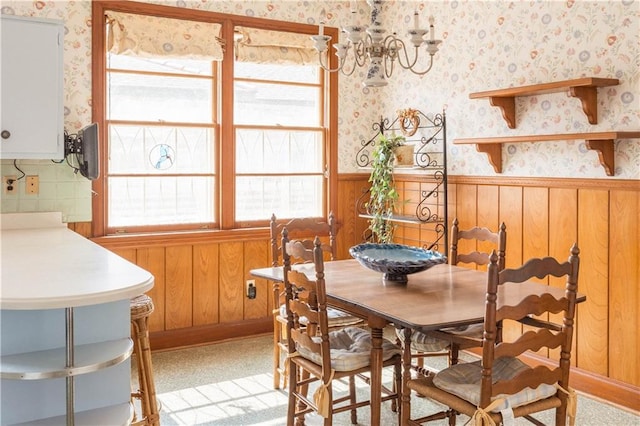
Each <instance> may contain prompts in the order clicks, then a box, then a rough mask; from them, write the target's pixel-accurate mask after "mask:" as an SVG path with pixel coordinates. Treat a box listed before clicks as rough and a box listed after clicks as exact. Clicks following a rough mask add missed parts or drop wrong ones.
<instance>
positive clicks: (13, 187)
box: [2, 176, 18, 194]
mask: <svg viewBox="0 0 640 426" xmlns="http://www.w3.org/2000/svg"><path fill="white" fill-rule="evenodd" d="M2 186H3V188H4V193H5V194H15V193H16V191H17V189H18V180H17V179H16V177H15V176H4V177H3V179H2Z"/></svg>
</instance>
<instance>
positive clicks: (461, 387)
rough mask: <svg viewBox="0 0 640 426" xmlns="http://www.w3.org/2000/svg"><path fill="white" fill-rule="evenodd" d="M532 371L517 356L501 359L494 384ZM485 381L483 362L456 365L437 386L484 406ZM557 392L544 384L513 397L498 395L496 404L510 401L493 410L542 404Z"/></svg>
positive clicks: (495, 365) (441, 375) (495, 366)
mask: <svg viewBox="0 0 640 426" xmlns="http://www.w3.org/2000/svg"><path fill="white" fill-rule="evenodd" d="M528 369H531V367H529V366H528V365H526V364H525V363H524V362H522V361H520V360H519V359H518V358H515V357H501V358H498V359H496V360H495V361H494V363H493V383H495V382H497V381H498V380H509V379H511V378H513V377H515V376H516V375H518V374H520V373H521V372H522V371H524V370H528ZM481 380H482V366H481V364H480V361H476V362H470V363H462V364H456V365H452V366H451V367H448V368H445V369H444V370H442V371H440V372H439V373H437V374H436V375H435V377H434V378H433V384H434V385H435V386H437V387H438V388H440V389H442V390H445V391H447V392H449V393H452V394H454V395H457V396H459V397H460V398H462V399H465V400H467V401H469V402H470V403H472V404H474V405H476V406H477V405H478V404H479V403H480V382H481ZM556 392H557V389H556V387H555V386H553V385H547V384H544V383H543V384H541V385H540V386H538V387H537V388H536V389H531V388H525V389H523V390H521V391H520V392H518V393H516V394H513V395H498V396H496V397H494V398H492V401H493V400H495V399H499V398H505V399H506V401H505V402H504V403H503V404H501V405H499V406H498V407H496V408H495V409H493V410H492V411H493V412H499V411H501V410H504V409H505V408H508V407H509V408H515V407H518V406H520V405H524V404H528V403H530V402H534V401H538V400H541V399H545V398H548V397H550V396H552V395H555V394H556Z"/></svg>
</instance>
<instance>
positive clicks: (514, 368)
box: [403, 245, 580, 425]
mask: <svg viewBox="0 0 640 426" xmlns="http://www.w3.org/2000/svg"><path fill="white" fill-rule="evenodd" d="M579 253H580V251H579V249H578V247H577V246H576V245H574V246H573V247H572V248H571V254H570V256H569V259H568V260H567V261H566V262H564V263H560V262H558V261H557V260H556V259H554V258H552V257H545V258H542V259H537V258H536V259H531V260H529V261H527V262H526V263H525V264H524V265H523V266H521V267H519V268H516V269H503V270H502V271H500V270H499V260H498V256H497V255H496V253H495V252H494V253H493V254H492V255H491V262H490V264H489V268H488V280H487V296H486V302H485V316H484V325H483V330H484V339H483V344H482V359H481V360H479V361H477V362H473V363H461V364H457V365H453V366H451V367H449V368H446V369H444V370H442V371H440V372H439V373H437V374H436V375H435V376H429V377H419V378H417V379H412V380H409V381H408V382H407V386H408V387H409V388H410V389H413V390H415V391H416V392H419V393H420V394H422V395H424V396H426V397H428V398H431V399H432V400H434V401H437V402H439V403H441V404H444V405H446V406H448V407H450V409H451V410H449V413H450V417H449V423H450V424H452V425H454V424H455V420H456V414H457V413H461V414H465V415H467V416H470V417H472V419H473V421H475V422H476V423H474V424H476V425H478V424H482V425H494V424H500V423H503V422H506V421H508V420H507V419H510V418H516V417H525V418H527V419H528V420H530V421H532V422H533V423H536V424H541V423H540V422H538V421H537V420H536V419H534V418H533V417H531V416H530V415H531V414H533V413H537V412H540V411H545V410H549V409H555V410H556V425H564V424H565V423H566V419H567V416H568V417H569V419H570V421H569V423H570V424H573V422H574V420H575V410H576V405H575V403H576V399H575V398H576V397H575V393H574V392H573V391H572V390H571V389H570V388H569V371H570V368H569V366H570V360H571V342H572V338H573V324H574V317H575V309H576V294H577V285H578V269H579V257H578V255H579ZM551 276H553V277H563V278H565V279H566V284H565V291H564V293H563V295H562V296H561V297H557V298H556V297H554V296H553V295H552V294H551V293H543V294H541V295H536V294H531V295H529V296H527V297H525V298H524V299H523V300H521V301H520V302H519V303H518V304H516V305H513V304H509V305H507V304H503V305H502V304H501V305H500V306H499V304H498V301H500V300H503V299H502V298H501V293H502V292H503V289H504V288H505V287H506V286H517V285H518V283H522V282H524V281H527V280H529V279H533V278H538V279H544V278H546V277H551ZM552 314H560V315H561V316H562V323H561V324H555V323H553V322H551V321H547V320H540V319H539V318H540V317H541V316H542V317H544V316H545V315H549V318H554V315H552ZM506 319H509V320H514V321H521V322H524V323H526V324H529V325H535V326H536V328H535V329H530V330H528V331H526V332H525V333H524V334H522V335H521V336H518V337H516V338H514V339H512V340H510V341H505V340H504V339H503V340H501V341H497V340H496V339H497V334H498V323H499V322H500V321H502V320H506ZM558 347H559V348H560V356H559V358H558V359H555V360H553V361H552V362H551V363H549V364H546V363H545V365H539V366H537V367H530V366H528V365H527V364H525V363H524V362H522V361H521V360H520V359H519V358H518V356H519V355H521V354H523V353H525V352H527V351H532V352H537V351H539V350H540V349H543V348H548V349H549V350H550V349H555V348H558ZM409 404H410V402H409V400H406V401H405V406H404V407H403V409H406V410H409V411H407V412H408V413H409V414H410V406H409ZM422 422H423V419H415V420H411V421H410V422H409V424H412V425H415V424H421V423H422Z"/></svg>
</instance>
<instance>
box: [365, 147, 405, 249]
mask: <svg viewBox="0 0 640 426" xmlns="http://www.w3.org/2000/svg"><path fill="white" fill-rule="evenodd" d="M404 142H405V137H404V136H391V137H386V136H385V135H380V137H379V138H378V141H377V142H376V145H375V147H374V149H373V152H372V162H371V167H372V170H371V176H370V177H369V182H370V183H371V189H370V190H369V192H370V194H369V201H368V202H367V206H366V207H367V212H368V213H369V214H370V215H371V216H372V218H371V219H369V229H370V230H371V232H372V233H373V238H374V241H375V242H377V243H391V241H392V239H393V232H394V230H395V225H394V224H393V223H392V222H391V221H389V218H390V217H391V216H392V215H393V212H394V209H395V208H396V205H397V203H398V198H399V194H398V191H396V188H395V185H394V180H393V167H394V164H395V161H396V156H395V153H394V151H395V148H397V147H399V146H402V145H403V144H404Z"/></svg>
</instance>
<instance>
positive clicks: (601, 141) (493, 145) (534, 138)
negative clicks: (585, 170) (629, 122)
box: [453, 131, 640, 176]
mask: <svg viewBox="0 0 640 426" xmlns="http://www.w3.org/2000/svg"><path fill="white" fill-rule="evenodd" d="M638 138H640V131H628V132H591V133H566V134H547V135H525V136H500V137H485V138H462V139H455V140H454V141H453V143H454V144H456V145H464V144H475V145H476V149H477V150H478V152H483V153H485V154H487V156H488V157H489V163H491V165H492V166H493V170H494V171H495V172H496V173H502V145H503V144H505V143H522V142H552V141H564V140H575V139H584V140H585V142H586V146H587V148H588V149H590V150H592V151H596V152H597V153H598V158H599V160H600V164H602V167H603V168H604V170H605V173H606V174H607V176H614V174H615V153H614V141H615V140H616V139H638Z"/></svg>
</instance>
